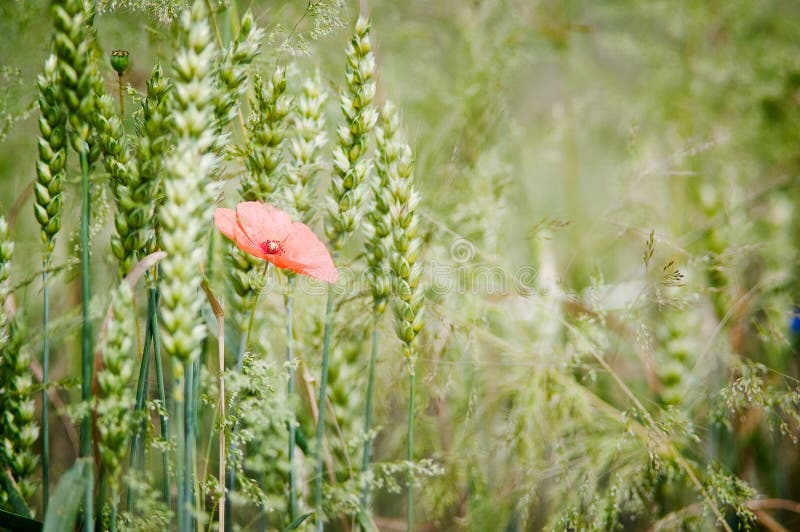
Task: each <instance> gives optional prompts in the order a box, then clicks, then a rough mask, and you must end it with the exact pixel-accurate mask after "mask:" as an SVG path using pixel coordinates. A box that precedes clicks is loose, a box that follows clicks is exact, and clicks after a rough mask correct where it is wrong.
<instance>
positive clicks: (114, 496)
mask: <svg viewBox="0 0 800 532" xmlns="http://www.w3.org/2000/svg"><path fill="white" fill-rule="evenodd" d="M118 506H119V494H118V493H117V488H116V487H115V486H112V487H111V522H110V523H109V528H108V530H109V532H117V507H118Z"/></svg>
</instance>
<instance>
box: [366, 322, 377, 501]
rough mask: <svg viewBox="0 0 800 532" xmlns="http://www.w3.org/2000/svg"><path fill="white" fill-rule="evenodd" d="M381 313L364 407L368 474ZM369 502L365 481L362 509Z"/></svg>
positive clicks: (367, 486) (374, 335)
mask: <svg viewBox="0 0 800 532" xmlns="http://www.w3.org/2000/svg"><path fill="white" fill-rule="evenodd" d="M379 316H380V315H379V314H377V313H376V315H375V319H374V320H373V321H372V348H371V349H370V354H369V376H368V378H367V401H366V403H367V404H366V407H365V408H364V435H365V437H366V440H364V455H363V457H362V459H361V472H362V474H364V475H366V473H367V471H369V462H370V460H371V457H372V438H370V436H369V431H370V430H372V407H373V398H374V397H375V365H376V363H377V359H378V319H379ZM368 503H369V482H367V481H366V480H365V481H364V485H363V486H362V488H361V509H362V510H363V511H364V512H365V513H366V511H367V505H368Z"/></svg>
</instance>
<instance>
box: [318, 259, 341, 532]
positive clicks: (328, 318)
mask: <svg viewBox="0 0 800 532" xmlns="http://www.w3.org/2000/svg"><path fill="white" fill-rule="evenodd" d="M336 255H337V254H336V253H334V257H333V258H334V262H335V261H336ZM332 321H333V285H329V286H328V301H327V303H326V304H325V332H324V336H323V340H322V371H321V374H320V379H319V401H318V403H317V412H318V413H319V415H318V417H317V449H316V452H317V456H316V458H317V467H316V470H315V474H314V508H315V510H316V524H317V530H318V531H320V532H321V531H322V528H323V527H322V515H323V514H322V476H323V472H324V468H325V464H324V454H325V453H324V452H323V448H324V447H323V441H324V439H325V409H326V404H325V396H326V394H327V393H328V358H329V357H330V351H331V324H332Z"/></svg>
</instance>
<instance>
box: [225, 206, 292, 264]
mask: <svg viewBox="0 0 800 532" xmlns="http://www.w3.org/2000/svg"><path fill="white" fill-rule="evenodd" d="M236 217H237V218H238V219H239V224H240V225H241V226H242V229H243V230H244V232H245V233H246V234H247V236H248V237H250V240H252V241H253V243H254V244H256V245H260V244H261V243H262V242H269V241H271V240H274V241H276V242H281V241H283V240H284V239H285V238H286V236H287V235H288V234H289V231H290V230H291V228H292V219H291V217H290V216H289V215H288V214H286V213H285V212H283V211H281V210H280V209H276V208H275V207H273V206H272V205H265V204H264V203H259V202H257V201H245V202H242V203H240V204H238V205H237V206H236ZM263 255H264V254H263V253H261V254H259V256H263Z"/></svg>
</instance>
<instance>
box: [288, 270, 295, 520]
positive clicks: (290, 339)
mask: <svg viewBox="0 0 800 532" xmlns="http://www.w3.org/2000/svg"><path fill="white" fill-rule="evenodd" d="M294 282H295V278H294V275H291V276H289V289H288V294H287V295H286V364H287V366H288V369H289V383H288V387H287V395H288V402H289V405H290V408H292V410H294V406H293V405H294V402H293V401H294V327H293V323H292V321H293V317H292V309H293V307H294ZM292 418H294V416H292ZM295 430H296V428H295V424H294V420H293V419H292V420H290V421H289V501H288V502H289V522H290V523H292V522H294V519H295V516H296V514H297V512H296V510H297V486H296V478H295V476H296V471H295V466H294V448H295V441H294V439H295Z"/></svg>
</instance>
